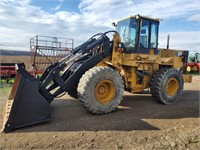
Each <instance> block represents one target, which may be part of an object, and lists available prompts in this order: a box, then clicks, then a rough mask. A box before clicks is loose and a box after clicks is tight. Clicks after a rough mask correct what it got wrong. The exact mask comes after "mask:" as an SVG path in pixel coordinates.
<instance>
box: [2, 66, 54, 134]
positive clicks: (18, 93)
mask: <svg viewBox="0 0 200 150" xmlns="http://www.w3.org/2000/svg"><path fill="white" fill-rule="evenodd" d="M16 70H17V74H16V77H15V81H14V84H13V87H12V90H11V94H10V96H9V99H8V100H7V104H6V107H5V110H4V112H3V128H2V131H3V132H9V131H12V130H14V129H16V128H21V127H25V126H28V125H32V124H36V123H40V122H44V121H48V120H50V118H51V108H50V105H49V103H48V102H47V101H46V100H45V99H44V97H43V96H42V95H41V94H40V93H39V83H38V81H37V80H36V79H34V78H33V77H32V76H31V75H29V73H28V72H27V71H26V70H25V69H23V68H21V67H19V66H17V65H16Z"/></svg>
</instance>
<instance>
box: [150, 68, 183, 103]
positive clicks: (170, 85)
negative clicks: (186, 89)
mask: <svg viewBox="0 0 200 150" xmlns="http://www.w3.org/2000/svg"><path fill="white" fill-rule="evenodd" d="M183 85H184V82H183V78H182V75H181V73H180V71H178V70H176V69H173V68H165V69H161V70H158V71H157V72H156V73H155V75H153V77H152V79H151V81H150V90H151V94H152V97H153V98H154V99H156V100H157V101H159V102H161V103H163V104H166V105H167V104H172V103H175V102H177V101H179V100H180V98H181V96H182V94H183Z"/></svg>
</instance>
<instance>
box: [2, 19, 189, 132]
mask: <svg viewBox="0 0 200 150" xmlns="http://www.w3.org/2000/svg"><path fill="white" fill-rule="evenodd" d="M115 26H116V30H113V31H108V32H105V33H99V34H96V35H94V36H92V37H91V38H90V39H89V40H88V41H86V42H85V43H83V44H82V45H80V46H78V47H76V48H74V49H73V50H72V51H71V52H70V53H69V54H67V55H66V56H65V57H64V58H62V59H61V60H59V61H58V62H56V63H54V64H52V65H50V66H49V67H47V68H46V70H45V71H44V73H43V74H42V76H41V77H40V78H34V77H33V76H31V75H30V74H29V73H28V72H27V71H26V70H24V69H23V68H21V67H20V66H16V70H17V76H16V78H15V82H14V85H13V88H12V91H11V94H10V97H9V99H8V101H7V105H6V108H5V112H4V121H3V132H9V131H12V130H14V129H16V128H20V127H24V126H28V125H32V124H36V123H40V122H44V121H48V120H50V119H51V109H50V103H51V102H52V101H53V100H54V98H56V97H59V96H60V95H62V94H63V93H65V92H67V93H68V94H69V95H71V96H72V97H74V98H77V99H79V100H80V102H81V104H82V105H83V106H84V107H85V108H86V109H87V110H88V111H89V112H91V113H92V114H97V115H99V114H107V113H110V112H112V111H114V110H115V109H116V108H117V106H118V105H119V104H120V103H121V101H122V99H123V93H124V91H128V92H132V93H134V92H142V91H144V90H145V89H148V88H150V91H151V94H152V96H153V98H154V99H155V100H157V101H159V102H161V103H163V104H173V103H175V102H177V101H178V100H180V98H181V96H182V93H183V85H184V82H191V80H192V79H191V76H189V75H186V74H185V73H186V67H187V61H188V51H183V50H169V49H158V28H159V19H154V18H148V17H144V16H140V15H135V16H130V17H128V18H125V19H122V20H120V21H118V22H117V24H116V25H115ZM109 33H113V38H112V40H110V38H109V36H108V34H109Z"/></svg>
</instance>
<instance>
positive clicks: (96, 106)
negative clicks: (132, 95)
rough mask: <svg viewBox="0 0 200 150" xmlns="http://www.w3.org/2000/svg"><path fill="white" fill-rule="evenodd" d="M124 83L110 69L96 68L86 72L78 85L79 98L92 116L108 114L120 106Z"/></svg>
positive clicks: (116, 73) (117, 74)
mask: <svg viewBox="0 0 200 150" xmlns="http://www.w3.org/2000/svg"><path fill="white" fill-rule="evenodd" d="M123 93H124V83H123V80H122V77H121V76H120V75H119V73H118V72H116V71H115V70H113V69H111V68H109V67H94V68H91V69H90V70H88V71H87V72H85V74H84V75H83V76H82V78H81V79H80V81H79V84H78V98H79V100H80V101H81V102H82V104H83V105H84V106H85V108H86V109H87V110H88V111H89V112H91V113H92V114H107V113H110V112H112V111H114V110H115V109H116V108H117V106H118V105H119V104H120V102H121V101H122V98H123Z"/></svg>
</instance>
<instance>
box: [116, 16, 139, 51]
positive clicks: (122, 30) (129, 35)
mask: <svg viewBox="0 0 200 150" xmlns="http://www.w3.org/2000/svg"><path fill="white" fill-rule="evenodd" d="M136 27H137V22H136V19H135V18H129V19H126V20H122V21H120V22H118V23H117V32H119V34H120V37H121V42H123V43H124V46H125V49H126V50H127V51H131V50H133V49H135V41H136V40H135V39H136Z"/></svg>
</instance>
